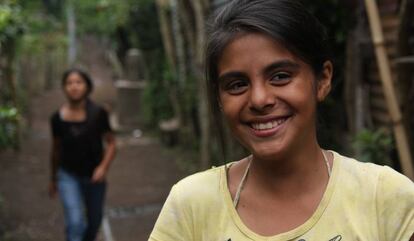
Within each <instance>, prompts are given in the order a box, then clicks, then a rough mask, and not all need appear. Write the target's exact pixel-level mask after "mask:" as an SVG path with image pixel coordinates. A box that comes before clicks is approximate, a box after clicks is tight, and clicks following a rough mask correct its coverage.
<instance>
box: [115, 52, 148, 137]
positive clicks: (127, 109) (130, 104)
mask: <svg viewBox="0 0 414 241" xmlns="http://www.w3.org/2000/svg"><path fill="white" fill-rule="evenodd" d="M126 58H127V59H126V61H125V63H126V69H125V73H126V77H127V79H124V80H117V81H116V82H115V87H116V88H117V114H118V115H117V117H118V124H119V129H121V130H131V129H137V128H140V127H141V126H142V124H143V123H142V121H143V118H142V108H141V98H142V93H143V90H144V88H145V85H146V82H145V65H144V59H143V56H142V54H141V51H140V50H138V49H130V50H129V51H128V53H127V57H126Z"/></svg>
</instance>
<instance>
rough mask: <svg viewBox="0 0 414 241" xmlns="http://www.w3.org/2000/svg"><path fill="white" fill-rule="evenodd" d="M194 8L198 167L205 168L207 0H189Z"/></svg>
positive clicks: (207, 138) (208, 157) (208, 137)
mask: <svg viewBox="0 0 414 241" xmlns="http://www.w3.org/2000/svg"><path fill="white" fill-rule="evenodd" d="M190 3H191V4H192V7H193V9H194V17H195V26H196V31H195V33H196V38H195V39H196V47H195V49H194V55H195V56H194V57H195V73H196V77H197V78H198V90H199V100H198V110H199V121H200V128H201V143H200V168H201V169H206V168H208V167H209V166H210V163H211V155H210V141H211V134H210V133H211V131H210V115H209V108H208V98H207V93H206V89H207V86H206V83H205V81H204V74H203V62H204V59H203V58H204V49H205V40H206V37H207V36H206V29H205V24H206V22H205V20H206V17H207V9H208V7H209V6H207V2H206V1H204V0H193V1H190Z"/></svg>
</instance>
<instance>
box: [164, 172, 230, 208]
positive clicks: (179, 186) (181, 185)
mask: <svg viewBox="0 0 414 241" xmlns="http://www.w3.org/2000/svg"><path fill="white" fill-rule="evenodd" d="M223 178H225V166H224V165H223V166H219V167H212V168H211V169H208V170H206V171H202V172H198V173H195V174H192V175H190V176H187V177H185V178H183V179H182V180H180V181H179V182H177V183H176V184H175V185H174V187H173V189H172V192H174V193H175V194H176V195H178V196H180V198H181V199H184V200H190V199H194V198H197V199H199V198H206V199H210V198H212V197H218V196H220V194H221V193H222V190H223V188H224V187H223V184H224V183H225V182H223Z"/></svg>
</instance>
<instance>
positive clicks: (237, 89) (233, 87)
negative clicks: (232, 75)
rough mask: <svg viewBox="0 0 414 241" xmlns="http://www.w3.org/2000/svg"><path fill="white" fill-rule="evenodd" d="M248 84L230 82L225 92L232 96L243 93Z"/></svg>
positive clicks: (239, 81)
mask: <svg viewBox="0 0 414 241" xmlns="http://www.w3.org/2000/svg"><path fill="white" fill-rule="evenodd" d="M247 86H248V83H247V82H246V81H243V80H235V81H231V82H230V83H229V84H228V85H227V86H226V90H227V91H228V92H229V93H230V94H232V95H238V94H241V93H243V92H244V91H245V90H246V89H247Z"/></svg>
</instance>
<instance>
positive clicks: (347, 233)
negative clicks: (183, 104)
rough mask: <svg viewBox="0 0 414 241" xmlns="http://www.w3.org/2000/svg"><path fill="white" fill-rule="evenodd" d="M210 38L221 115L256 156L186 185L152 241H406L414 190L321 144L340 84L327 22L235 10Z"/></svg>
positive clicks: (222, 15) (267, 9)
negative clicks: (325, 115)
mask: <svg viewBox="0 0 414 241" xmlns="http://www.w3.org/2000/svg"><path fill="white" fill-rule="evenodd" d="M209 36H210V38H209V40H208V46H207V53H206V66H207V84H208V86H209V88H208V91H209V94H210V95H209V96H210V102H211V104H212V106H211V107H212V109H213V110H214V114H215V116H217V119H220V115H219V113H222V114H223V115H224V117H225V120H226V123H227V125H228V126H229V128H230V129H231V131H232V134H233V136H234V137H235V138H237V140H238V141H239V142H240V143H241V144H242V145H243V146H244V147H245V148H246V149H247V150H248V151H249V152H250V153H251V155H249V156H247V157H245V158H243V159H241V160H239V161H236V162H232V163H230V164H227V165H224V166H221V167H218V168H213V169H211V170H208V171H205V172H201V173H197V174H195V175H192V176H190V177H187V178H185V179H183V180H181V181H180V182H179V183H177V184H176V185H175V186H174V187H173V188H172V190H171V192H170V194H169V197H168V198H167V200H166V202H165V204H164V207H163V209H162V211H161V213H160V215H159V217H158V220H157V222H156V224H155V227H154V230H153V232H152V234H151V236H150V238H149V240H154V241H155V240H156V241H173V240H174V241H177V240H186V241H187V240H188V241H189V240H193V241H204V240H205V241H207V240H221V241H230V240H232V241H243V240H263V241H265V240H274V241H288V240H297V241H316V240H317V241H339V240H380V241H408V240H409V239H410V237H411V236H412V234H413V233H414V184H413V183H412V182H411V181H410V180H409V179H408V178H406V177H405V176H403V175H401V174H399V173H397V172H396V171H394V170H392V169H391V168H389V167H383V166H378V165H375V164H370V163H361V162H358V161H356V160H354V159H351V158H347V157H345V156H342V155H340V154H338V153H336V152H334V151H328V150H324V149H323V148H321V147H320V146H319V144H318V140H317V135H316V125H315V123H316V116H317V111H316V110H317V104H318V103H319V102H321V101H323V100H324V99H325V98H326V96H327V95H328V93H329V92H330V89H331V79H332V73H333V66H332V62H331V58H330V55H329V51H328V47H327V46H328V41H327V36H326V34H325V30H324V28H323V26H321V24H320V23H319V22H318V20H316V18H315V17H314V16H312V15H311V14H310V13H309V12H308V11H307V10H306V9H305V8H304V6H303V5H301V4H300V3H299V1H296V0H234V1H231V2H230V3H229V4H228V5H227V6H225V7H224V8H223V9H222V10H221V11H220V12H219V13H218V14H217V15H216V16H215V17H214V18H213V20H212V22H211V30H210V35H209ZM411 240H414V238H411Z"/></svg>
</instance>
